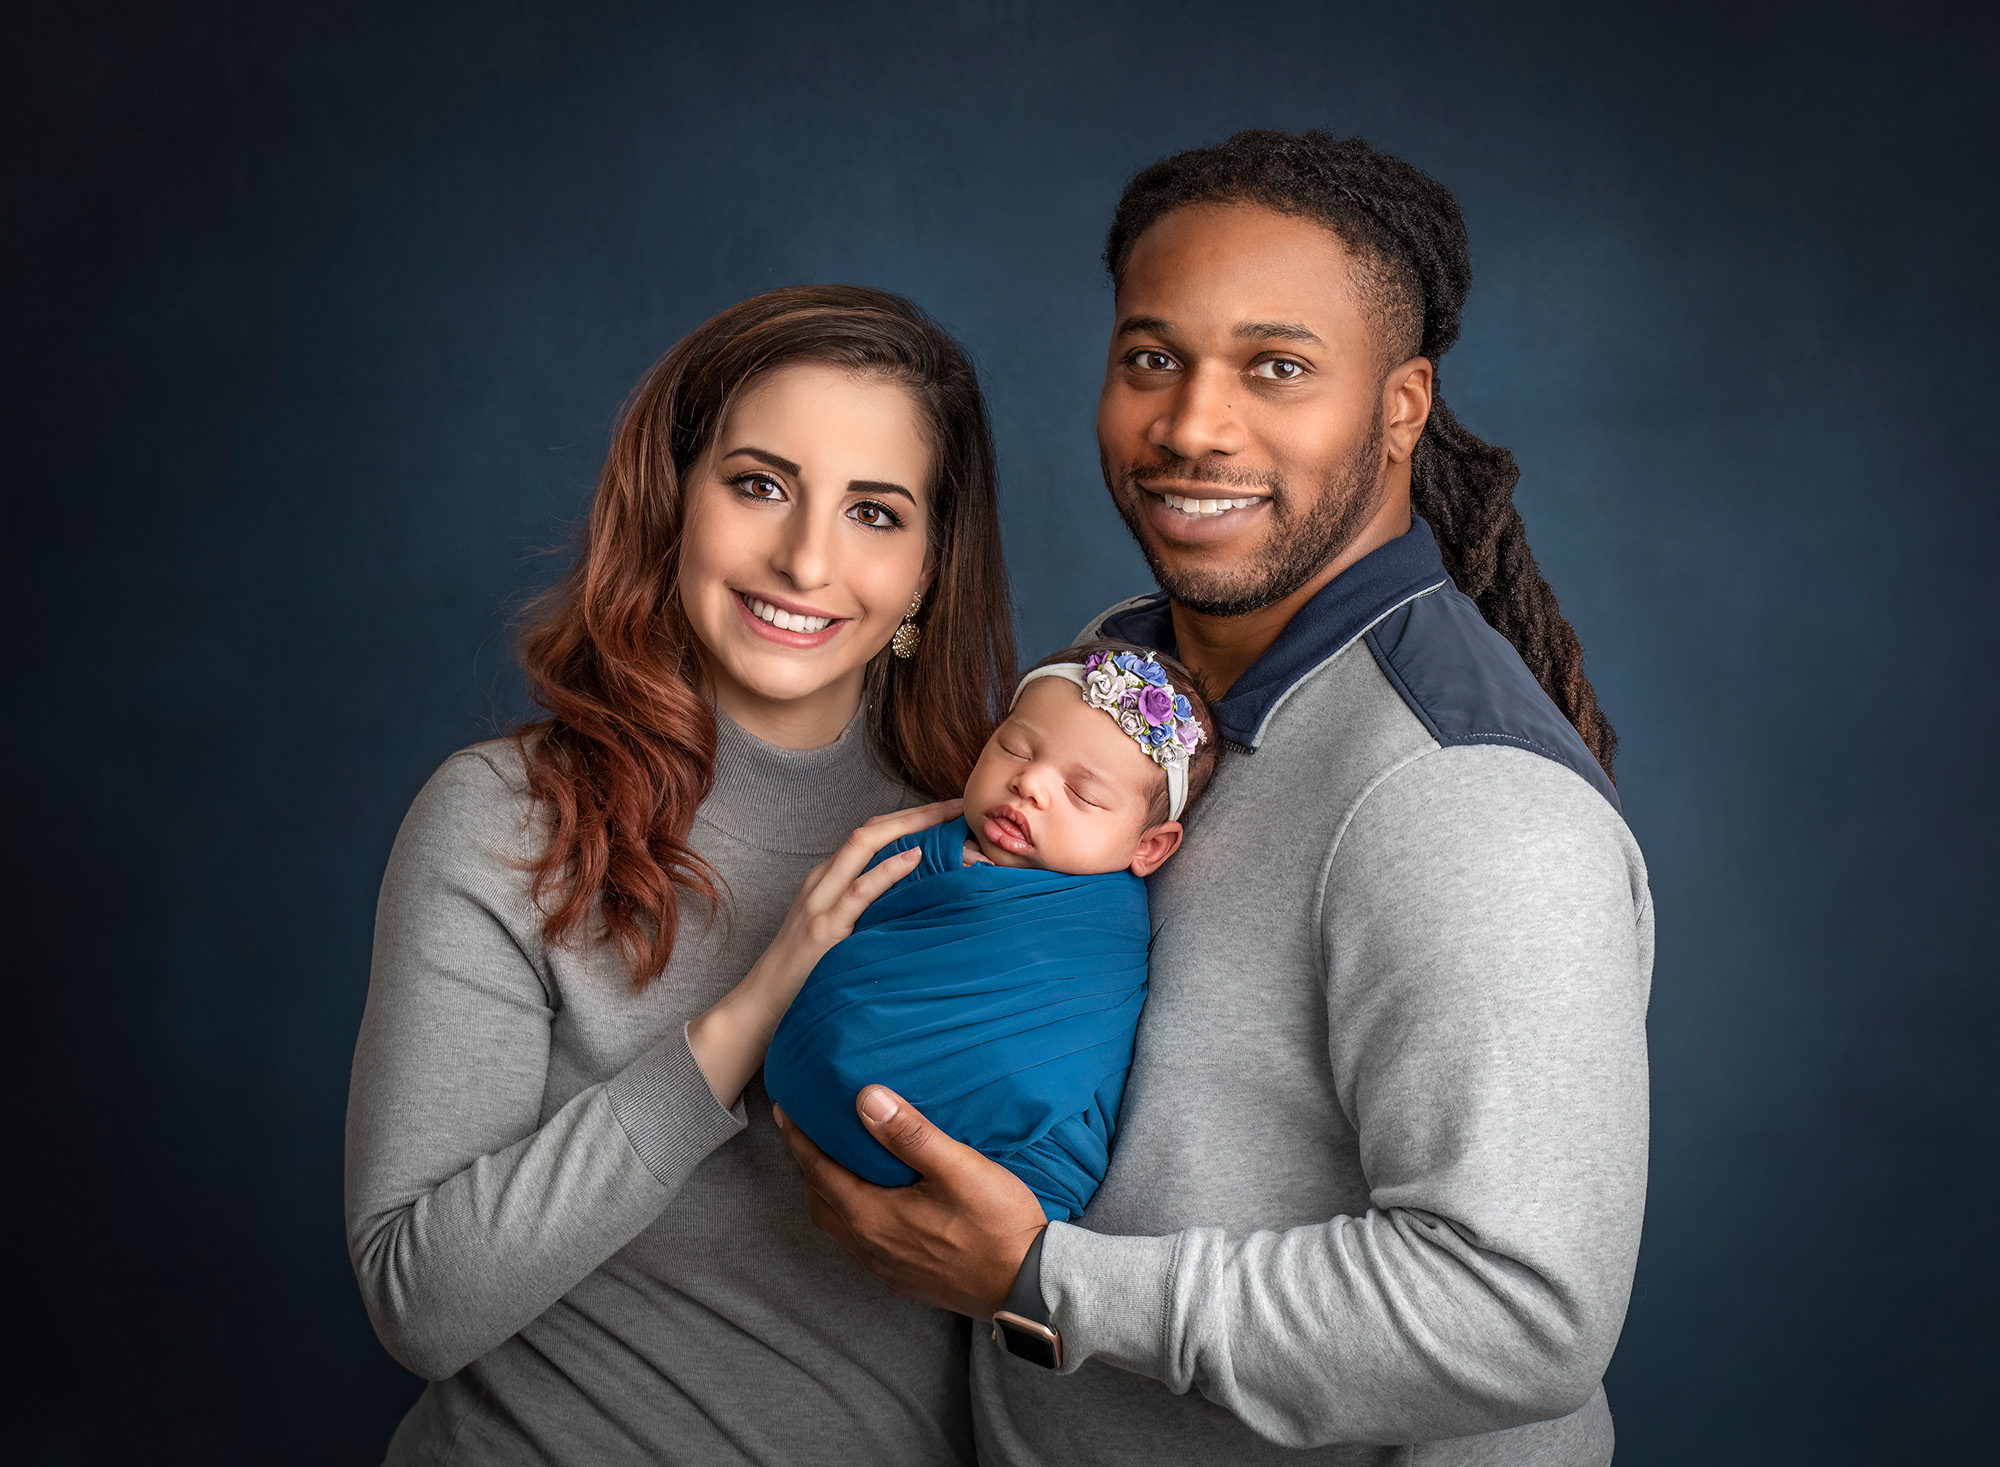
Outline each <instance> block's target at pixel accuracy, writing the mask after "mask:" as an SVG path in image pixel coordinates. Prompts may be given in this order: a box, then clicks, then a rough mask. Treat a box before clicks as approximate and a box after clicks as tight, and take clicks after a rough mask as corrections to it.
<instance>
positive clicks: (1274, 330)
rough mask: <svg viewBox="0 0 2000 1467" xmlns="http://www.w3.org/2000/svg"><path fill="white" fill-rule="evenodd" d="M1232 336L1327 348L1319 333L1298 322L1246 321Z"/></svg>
mask: <svg viewBox="0 0 2000 1467" xmlns="http://www.w3.org/2000/svg"><path fill="white" fill-rule="evenodd" d="M1230 335H1232V336H1234V337H1235V338H1236V339H1237V340H1238V341H1272V340H1275V341H1296V342H1298V343H1299V344H1300V345H1301V346H1325V345H1326V343H1325V342H1324V341H1321V340H1320V339H1319V335H1318V333H1316V332H1314V331H1313V330H1312V329H1311V328H1309V327H1306V326H1302V325H1300V324H1299V323H1298V322H1297V321H1245V322H1244V323H1243V324H1242V325H1240V326H1238V327H1237V328H1236V329H1235V330H1234V331H1233V332H1231V333H1230Z"/></svg>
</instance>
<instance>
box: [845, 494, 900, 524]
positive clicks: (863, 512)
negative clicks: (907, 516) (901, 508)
mask: <svg viewBox="0 0 2000 1467" xmlns="http://www.w3.org/2000/svg"><path fill="white" fill-rule="evenodd" d="M847 513H848V515H849V516H850V517H851V518H852V519H853V520H854V522H855V523H856V524H858V525H866V526H867V527H868V528H869V529H871V530H897V529H901V528H902V525H903V517H902V516H901V515H899V514H897V513H896V511H894V510H893V509H891V508H889V506H888V505H886V504H877V503H876V502H875V501H874V500H872V499H864V500H862V501H861V503H859V504H857V505H855V506H854V508H852V509H850V510H849V511H848V512H847Z"/></svg>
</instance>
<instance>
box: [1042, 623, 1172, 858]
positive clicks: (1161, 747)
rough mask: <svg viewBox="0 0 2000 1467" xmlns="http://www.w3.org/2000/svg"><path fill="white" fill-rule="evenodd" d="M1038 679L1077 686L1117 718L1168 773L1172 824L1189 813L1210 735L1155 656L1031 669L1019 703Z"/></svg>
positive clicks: (1116, 655)
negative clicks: (1192, 762)
mask: <svg viewBox="0 0 2000 1467" xmlns="http://www.w3.org/2000/svg"><path fill="white" fill-rule="evenodd" d="M1038 677H1059V678H1064V679H1067V680H1068V681H1070V682H1073V683H1075V684H1076V685H1077V687H1078V688H1080V689H1082V691H1083V701H1084V702H1086V703H1088V704H1089V705H1090V706H1091V707H1093V708H1102V709H1103V710H1104V711H1105V712H1106V713H1108V714H1110V715H1111V716H1112V717H1113V718H1115V719H1116V720H1117V721H1118V726H1119V727H1120V728H1122V729H1124V730H1125V732H1126V733H1128V734H1130V735H1131V736H1132V739H1133V741H1134V742H1135V743H1137V744H1138V745H1139V747H1140V748H1141V749H1142V750H1144V751H1145V753H1146V756H1147V757H1148V758H1149V759H1151V760H1152V761H1153V762H1154V763H1155V764H1157V765H1159V766H1160V767H1161V768H1162V769H1164V770H1166V772H1167V819H1169V820H1178V819H1180V818H1181V811H1182V810H1184V809H1186V808H1187V790H1188V782H1187V771H1188V756H1189V755H1190V754H1192V753H1194V751H1195V750H1196V749H1198V748H1200V747H1201V745H1203V744H1204V743H1206V742H1207V741H1208V733H1207V731H1206V730H1205V729H1203V728H1202V726H1201V724H1200V723H1199V722H1198V721H1197V720H1196V719H1195V716H1194V706H1193V705H1192V704H1191V703H1189V702H1188V700H1187V699H1186V698H1184V697H1182V696H1181V695H1180V694H1179V693H1176V692H1175V691H1174V689H1173V684H1172V683H1171V682H1169V681H1168V679H1167V674H1166V671H1165V670H1164V669H1163V668H1162V667H1161V666H1160V664H1159V663H1158V662H1157V661H1155V660H1154V654H1152V653H1151V652H1148V653H1146V654H1145V655H1144V656H1140V655H1139V654H1138V653H1135V652H1093V653H1091V654H1090V655H1089V656H1088V657H1086V658H1084V660H1083V662H1082V664H1081V665H1078V664H1077V663H1074V662H1054V663H1050V664H1049V665H1048V666H1047V667H1036V668H1030V669H1029V671H1028V675H1027V676H1026V677H1024V678H1022V679H1021V681H1020V682H1019V683H1017V684H1015V686H1014V697H1015V699H1016V700H1018V699H1019V698H1020V696H1021V689H1022V688H1025V687H1026V686H1027V685H1028V684H1029V683H1031V682H1033V681H1034V680H1035V679H1036V678H1038Z"/></svg>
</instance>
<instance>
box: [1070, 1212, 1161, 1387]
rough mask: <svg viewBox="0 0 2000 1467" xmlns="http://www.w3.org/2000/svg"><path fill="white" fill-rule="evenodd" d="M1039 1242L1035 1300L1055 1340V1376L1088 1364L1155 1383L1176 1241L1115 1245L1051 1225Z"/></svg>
mask: <svg viewBox="0 0 2000 1467" xmlns="http://www.w3.org/2000/svg"><path fill="white" fill-rule="evenodd" d="M1042 1239H1043V1242H1042V1256H1041V1287H1042V1298H1043V1299H1044V1300H1045V1301H1046V1302H1047V1304H1048V1307H1049V1316H1050V1319H1051V1321H1052V1323H1053V1324H1054V1325H1055V1328H1056V1330H1057V1331H1058V1332H1059V1333H1060V1334H1061V1335H1062V1341H1063V1363H1062V1373H1063V1374H1065V1375H1067V1374H1068V1373H1069V1372H1070V1371H1072V1370H1075V1369H1076V1368H1077V1367H1078V1366H1079V1365H1081V1364H1083V1362H1084V1361H1085V1360H1088V1359H1091V1358H1092V1357H1095V1358H1097V1359H1099V1360H1102V1361H1104V1362H1105V1363H1106V1364H1109V1365H1116V1366H1119V1367H1120V1368H1122V1369H1125V1370H1130V1371H1135V1372H1137V1373H1139V1374H1141V1375H1150V1376H1153V1377H1154V1378H1155V1379H1157V1378H1159V1377H1160V1375H1161V1362H1162V1360H1163V1357H1164V1355H1165V1352H1166V1337H1167V1320H1168V1317H1169V1315H1170V1312H1171V1309H1172V1296H1173V1286H1174V1260H1175V1259H1176V1258H1177V1257H1178V1256H1179V1253H1180V1241H1181V1240H1180V1235H1179V1234H1173V1235H1170V1236H1168V1237H1164V1238H1115V1237H1111V1236H1109V1235H1107V1234H1104V1233H1093V1232H1091V1231H1090V1229H1088V1228H1080V1227H1077V1226H1075V1225H1074V1224H1071V1223H1059V1222H1053V1223H1050V1224H1049V1225H1048V1227H1047V1228H1046V1229H1044V1230H1043V1233H1042Z"/></svg>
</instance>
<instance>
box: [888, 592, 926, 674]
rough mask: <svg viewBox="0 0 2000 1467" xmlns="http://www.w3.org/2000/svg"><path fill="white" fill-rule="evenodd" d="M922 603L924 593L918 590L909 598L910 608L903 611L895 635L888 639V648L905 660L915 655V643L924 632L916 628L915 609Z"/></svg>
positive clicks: (921, 637) (921, 638)
mask: <svg viewBox="0 0 2000 1467" xmlns="http://www.w3.org/2000/svg"><path fill="white" fill-rule="evenodd" d="M923 604H924V593H923V592H922V591H919V592H917V594H916V595H914V596H912V597H911V598H910V609H909V610H908V611H906V612H904V613H903V624H902V625H901V626H899V627H897V628H896V635H895V636H893V637H891V638H890V639H889V650H890V651H892V652H894V653H895V654H896V655H897V656H898V657H901V658H903V659H904V660H906V661H907V660H908V659H909V658H912V657H914V656H916V655H917V643H918V642H920V641H922V640H923V637H924V634H923V633H922V632H921V631H919V630H918V629H917V609H918V608H919V607H921V606H922V605H923Z"/></svg>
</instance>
